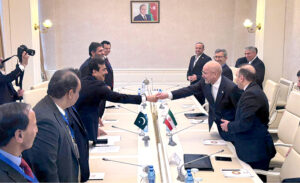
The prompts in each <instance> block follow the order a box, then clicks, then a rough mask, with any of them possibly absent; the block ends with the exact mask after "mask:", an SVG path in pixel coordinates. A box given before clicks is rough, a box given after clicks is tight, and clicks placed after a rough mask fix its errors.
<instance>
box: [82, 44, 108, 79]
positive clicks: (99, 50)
mask: <svg viewBox="0 0 300 183" xmlns="http://www.w3.org/2000/svg"><path fill="white" fill-rule="evenodd" d="M89 55H90V57H89V58H88V59H87V60H86V61H85V62H84V63H83V64H82V65H81V66H80V68H79V70H80V75H81V77H84V76H87V75H89V62H90V61H91V59H92V58H95V57H101V56H103V55H104V47H103V45H102V44H100V43H97V42H91V44H90V46H89Z"/></svg>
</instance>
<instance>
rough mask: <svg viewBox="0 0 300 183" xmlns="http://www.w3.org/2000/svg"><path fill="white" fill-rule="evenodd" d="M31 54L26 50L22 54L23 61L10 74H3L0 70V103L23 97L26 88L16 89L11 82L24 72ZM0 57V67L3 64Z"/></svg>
mask: <svg viewBox="0 0 300 183" xmlns="http://www.w3.org/2000/svg"><path fill="white" fill-rule="evenodd" d="M28 59H29V55H28V54H27V53H26V52H25V51H24V52H23V54H22V63H20V64H17V65H16V69H15V70H13V71H12V72H11V73H9V74H2V73H1V72H0V105H1V104H4V103H9V102H15V101H16V100H19V99H23V97H22V96H23V93H24V90H18V91H16V90H15V89H14V87H13V85H12V83H11V82H13V81H14V80H15V79H17V78H18V77H19V76H21V75H23V74H24V69H25V67H26V66H27V64H28ZM1 61H2V60H1V59H0V68H1V69H2V68H3V64H2V63H1Z"/></svg>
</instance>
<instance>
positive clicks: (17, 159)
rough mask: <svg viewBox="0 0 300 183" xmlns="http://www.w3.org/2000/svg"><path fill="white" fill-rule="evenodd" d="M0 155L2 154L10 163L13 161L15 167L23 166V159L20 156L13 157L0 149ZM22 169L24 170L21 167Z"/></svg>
mask: <svg viewBox="0 0 300 183" xmlns="http://www.w3.org/2000/svg"><path fill="white" fill-rule="evenodd" d="M0 154H2V155H3V156H4V157H6V158H7V159H9V160H10V161H12V162H13V163H14V164H15V165H17V166H18V167H20V165H21V157H20V156H15V155H12V154H10V153H8V152H5V151H3V150H2V149H0ZM20 169H21V170H22V168H21V167H20Z"/></svg>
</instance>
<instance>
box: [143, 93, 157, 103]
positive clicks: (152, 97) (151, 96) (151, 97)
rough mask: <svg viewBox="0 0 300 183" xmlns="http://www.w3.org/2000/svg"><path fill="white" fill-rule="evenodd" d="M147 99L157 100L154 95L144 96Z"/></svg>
mask: <svg viewBox="0 0 300 183" xmlns="http://www.w3.org/2000/svg"><path fill="white" fill-rule="evenodd" d="M146 99H147V101H149V102H157V100H158V98H157V97H156V96H155V95H149V96H146Z"/></svg>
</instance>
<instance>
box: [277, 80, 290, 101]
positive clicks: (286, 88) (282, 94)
mask: <svg viewBox="0 0 300 183" xmlns="http://www.w3.org/2000/svg"><path fill="white" fill-rule="evenodd" d="M293 85H294V82H293V81H290V80H287V79H284V78H280V80H279V88H280V89H279V94H278V101H277V106H282V107H284V106H285V105H286V101H287V99H288V96H289V94H290V93H291V91H292V89H293Z"/></svg>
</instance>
